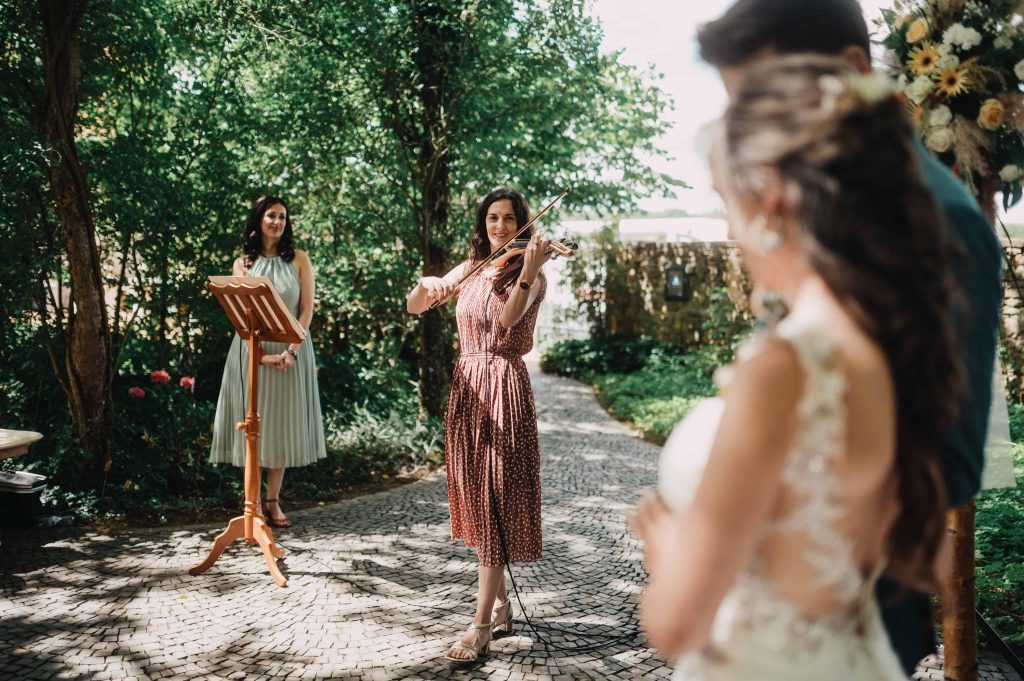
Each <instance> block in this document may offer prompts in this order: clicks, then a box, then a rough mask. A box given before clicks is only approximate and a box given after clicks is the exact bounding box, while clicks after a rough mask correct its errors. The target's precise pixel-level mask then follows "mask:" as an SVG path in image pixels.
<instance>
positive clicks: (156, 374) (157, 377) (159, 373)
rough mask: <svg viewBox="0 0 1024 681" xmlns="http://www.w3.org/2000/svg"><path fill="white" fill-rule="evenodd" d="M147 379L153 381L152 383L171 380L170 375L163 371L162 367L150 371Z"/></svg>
mask: <svg viewBox="0 0 1024 681" xmlns="http://www.w3.org/2000/svg"><path fill="white" fill-rule="evenodd" d="M149 380H151V381H153V382H154V383H166V382H167V381H169V380H171V375H170V374H169V373H167V372H166V371H164V370H163V369H157V370H156V371H152V372H150V374H149Z"/></svg>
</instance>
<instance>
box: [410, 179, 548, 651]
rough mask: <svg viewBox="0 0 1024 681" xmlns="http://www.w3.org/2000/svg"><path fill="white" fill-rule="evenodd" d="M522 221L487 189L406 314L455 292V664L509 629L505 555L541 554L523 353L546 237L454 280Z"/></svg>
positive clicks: (448, 459) (450, 426)
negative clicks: (460, 243)
mask: <svg viewBox="0 0 1024 681" xmlns="http://www.w3.org/2000/svg"><path fill="white" fill-rule="evenodd" d="M528 221H529V209H528V208H527V205H526V200H525V199H524V198H523V196H522V195H521V194H520V193H519V192H517V191H514V190H512V189H506V188H500V189H495V190H494V191H492V192H491V193H490V194H488V195H487V196H486V197H484V199H483V201H482V202H481V203H480V207H479V209H478V210H477V214H476V225H475V228H474V231H473V239H472V244H471V246H470V256H469V259H468V260H467V261H465V262H463V263H461V264H460V265H458V266H457V267H455V269H453V270H452V271H451V272H449V273H448V274H446V275H445V276H443V277H424V278H423V279H421V280H420V282H419V283H418V284H417V285H416V288H414V289H413V290H412V292H411V293H409V298H408V310H409V312H411V313H413V314H421V313H423V312H424V311H426V310H427V309H429V308H430V307H431V305H432V304H434V303H438V302H442V301H445V300H447V299H449V298H451V297H453V296H456V295H457V296H458V304H457V306H456V308H455V312H456V320H457V322H458V328H459V344H460V350H461V355H460V356H459V358H458V360H457V361H456V363H455V369H454V371H453V372H452V389H451V395H450V397H449V399H448V411H447V414H446V416H445V442H444V449H445V465H446V467H447V472H448V504H449V508H450V510H451V520H452V538H453V539H461V540H463V541H464V542H465V543H466V546H469V547H473V548H475V549H476V552H477V556H478V559H479V568H478V577H479V583H478V589H477V606H476V614H475V616H474V617H473V623H472V625H471V626H470V627H469V629H467V630H466V633H465V634H464V635H463V636H462V638H461V639H460V640H459V641H457V642H456V643H455V644H453V645H452V646H451V647H450V648H449V649H448V651H447V652H446V653H445V658H446V659H447V660H449V661H451V662H455V663H472V662H474V661H476V660H477V658H478V657H480V656H481V655H485V654H486V653H487V651H488V647H489V645H490V642H491V639H492V637H493V636H494V634H495V633H496V632H497V633H508V632H511V631H512V603H511V601H510V599H509V597H508V592H507V591H506V589H505V579H504V573H503V566H504V564H505V561H506V560H508V561H509V562H527V561H534V560H537V559H539V558H540V557H541V522H540V451H539V445H538V441H537V415H536V412H535V408H534V402H533V390H532V388H531V386H530V376H529V374H528V373H527V370H526V365H525V363H524V362H523V355H525V354H526V353H527V352H529V351H530V349H531V348H532V347H533V328H534V325H535V324H536V322H537V310H538V309H539V308H540V302H541V300H543V298H544V292H545V288H546V281H545V278H544V274H543V273H542V272H541V267H542V266H543V265H544V263H545V262H546V261H547V259H548V255H547V253H548V251H549V250H550V249H551V248H552V246H551V243H550V242H549V241H548V240H547V239H545V238H543V237H541V236H540V235H538V234H534V233H532V228H531V229H529V230H527V232H524V234H523V235H521V236H524V237H525V236H529V243H528V245H527V246H526V247H525V250H524V251H522V254H521V255H517V256H514V257H507V256H506V255H502V257H501V258H500V259H499V258H495V260H496V261H503V262H504V264H503V265H501V266H500V267H498V266H494V265H493V263H488V265H485V266H484V267H481V268H480V269H479V270H477V271H476V272H475V273H472V274H471V276H469V277H468V278H466V279H465V281H462V283H461V285H458V282H459V281H460V280H462V278H463V277H464V276H465V274H466V273H470V272H472V270H473V269H474V268H475V267H476V266H477V265H479V264H480V263H482V262H485V261H487V260H488V258H489V257H490V256H491V255H492V253H494V252H495V251H496V250H497V249H499V248H501V247H502V246H503V245H504V244H505V243H506V242H507V241H509V240H510V239H511V238H512V237H513V235H515V234H516V232H517V231H519V229H521V228H522V227H523V226H525V225H526V223H527V222H528ZM555 247H557V245H556V246H555ZM502 538H503V539H504V551H503V550H502V548H503V547H502Z"/></svg>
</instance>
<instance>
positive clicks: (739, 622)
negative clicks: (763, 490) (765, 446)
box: [658, 319, 907, 681]
mask: <svg viewBox="0 0 1024 681" xmlns="http://www.w3.org/2000/svg"><path fill="white" fill-rule="evenodd" d="M772 342H786V343H789V344H790V345H791V346H792V347H793V348H794V349H795V351H796V354H797V356H798V357H799V358H800V361H801V363H802V364H803V366H804V369H805V372H806V376H807V385H806V387H805V391H804V394H803V396H802V398H801V402H800V405H799V422H798V432H797V435H796V438H795V441H794V444H793V447H792V450H791V451H790V452H789V454H788V457H787V460H786V463H785V467H784V470H783V480H782V484H783V485H784V486H786V488H787V489H786V493H787V494H788V495H789V497H790V498H791V499H793V500H794V502H793V503H792V504H788V505H787V513H786V514H785V515H784V516H783V517H781V518H776V519H774V520H773V521H772V522H771V525H770V526H769V527H765V528H764V529H763V530H762V535H761V538H760V540H759V549H758V550H757V551H756V552H755V555H754V556H753V557H752V559H751V561H750V563H749V564H748V565H747V566H746V567H745V569H744V570H743V571H742V573H741V574H740V576H739V578H738V579H737V581H736V583H735V584H734V585H733V586H732V588H731V589H730V590H729V592H728V593H727V594H726V596H725V598H724V599H723V601H722V603H721V606H720V607H719V610H718V612H717V614H716V616H715V619H714V624H713V627H712V632H711V642H710V645H709V646H708V647H707V648H705V649H704V650H701V651H697V652H692V653H687V654H684V655H683V656H682V657H681V658H680V659H679V660H677V662H676V669H675V675H674V676H673V679H675V680H676V681H681V680H684V679H685V680H686V681H705V680H706V681H712V680H713V681H733V680H735V681H739V680H741V679H742V680H743V681H755V680H763V681H802V680H804V679H806V680H807V681H811V680H812V679H813V681H824V680H825V679H844V680H845V681H869V680H870V681H889V680H890V679H891V680H893V681H895V680H897V679H899V680H904V681H905V680H906V678H907V677H906V675H904V674H903V672H902V670H901V668H900V665H899V662H898V661H897V658H896V655H895V653H894V652H893V650H892V647H891V645H890V643H889V639H888V637H887V635H886V633H885V630H884V628H883V625H882V621H881V617H880V615H879V609H878V606H877V604H876V602H875V598H874V586H875V581H876V580H877V578H878V575H879V573H880V572H881V566H878V567H876V568H875V569H874V570H873V571H872V574H869V575H864V574H862V571H861V569H860V568H858V566H857V565H856V563H855V560H854V555H855V554H854V547H853V543H852V541H851V540H850V539H849V538H847V537H846V536H845V535H844V534H843V533H842V532H840V531H839V527H838V524H839V521H840V520H841V519H842V518H843V517H845V514H846V510H845V508H844V505H843V504H842V502H841V500H840V499H839V492H840V490H841V488H840V481H839V480H838V479H837V475H836V472H835V468H836V464H837V462H838V460H839V459H840V458H841V457H842V454H843V443H844V441H845V437H844V434H845V431H846V428H845V421H846V412H845V406H844V399H843V396H844V392H845V379H844V377H843V375H842V374H841V373H840V372H839V371H838V370H836V369H834V368H833V367H832V366H831V365H832V362H831V358H832V357H833V349H832V344H831V343H830V341H829V340H828V336H827V334H826V333H825V332H823V331H822V330H820V329H816V328H814V327H813V326H808V325H806V324H801V323H799V322H796V321H795V320H791V319H787V320H785V321H783V322H782V323H780V324H779V325H778V327H777V328H776V329H775V330H774V331H769V332H763V333H761V334H759V336H758V337H757V338H755V339H753V340H751V341H750V342H748V343H747V344H745V346H744V347H743V348H742V349H741V351H740V353H739V361H742V360H743V359H744V358H747V357H749V356H751V354H753V353H756V352H758V351H760V349H762V348H764V347H765V346H766V344H768V343H772ZM728 371H729V368H728V367H726V368H724V369H723V370H720V371H719V375H718V376H716V382H718V383H719V387H720V388H725V384H726V383H727V382H728ZM722 407H723V403H722V400H721V399H719V398H715V399H710V400H706V401H704V402H702V403H700V404H699V405H698V406H697V407H696V408H695V409H694V410H693V411H692V412H691V413H690V415H689V416H688V417H687V418H686V419H685V420H684V421H683V422H682V423H680V424H679V425H678V426H677V427H676V428H675V430H674V431H673V432H672V435H671V436H670V437H669V440H668V442H666V444H665V448H664V450H663V451H662V455H661V461H660V464H659V477H658V492H659V494H660V496H661V497H662V499H664V501H665V503H666V504H667V505H668V506H669V508H670V509H672V510H673V512H675V513H677V514H679V513H682V512H683V511H685V509H686V508H687V506H688V505H689V503H690V500H691V499H692V498H693V495H694V493H695V492H696V489H697V485H698V483H699V482H700V477H701V475H702V474H703V470H704V467H705V464H706V463H707V459H708V455H709V453H710V449H711V443H712V441H713V439H714V435H715V431H716V430H717V427H718V422H719V418H720V416H721V413H722ZM776 533H788V536H790V537H799V545H800V546H802V550H800V551H798V553H800V554H801V555H800V556H799V557H794V560H799V561H803V563H804V564H803V565H802V567H803V569H804V570H805V572H806V573H807V574H810V575H813V577H812V579H811V580H809V582H808V583H807V588H808V589H814V590H816V591H815V592H816V593H822V592H824V593H827V594H828V595H829V598H828V602H829V603H831V604H832V605H831V606H829V607H828V608H826V609H825V610H824V611H820V610H819V611H818V612H816V613H815V614H813V615H812V614H806V613H805V612H804V611H803V610H802V609H801V608H800V607H799V606H798V604H797V603H795V602H794V601H793V600H792V599H789V598H787V597H786V596H785V595H784V594H783V593H782V589H780V588H779V584H777V583H776V582H775V581H774V580H773V579H772V578H771V577H770V576H769V575H768V574H766V573H764V571H762V570H761V569H759V566H760V564H761V558H762V551H761V549H762V548H764V547H765V546H766V542H768V541H770V539H771V538H772V536H773V535H775V534H776ZM790 588H792V585H790ZM680 616H681V617H685V616H686V613H680Z"/></svg>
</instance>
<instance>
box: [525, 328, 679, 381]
mask: <svg viewBox="0 0 1024 681" xmlns="http://www.w3.org/2000/svg"><path fill="white" fill-rule="evenodd" d="M681 352H683V348H682V347H680V346H678V345H675V344H671V343H662V342H661V341H658V340H656V339H654V338H651V337H649V336H641V337H640V338H622V337H617V336H613V337H610V338H606V339H603V340H600V341H592V340H589V339H586V340H565V341H561V342H559V343H556V344H555V345H553V346H552V347H551V348H550V349H548V351H547V352H545V353H544V355H543V356H542V357H541V360H540V368H541V370H543V371H545V372H546V373H550V374H557V375H559V376H567V377H569V378H575V379H578V380H582V381H590V380H592V379H594V378H595V377H596V376H600V375H603V374H610V373H615V374H620V373H628V372H632V371H637V370H638V369H641V368H643V367H644V366H645V365H646V364H647V363H648V361H649V360H650V359H651V357H652V356H653V355H655V354H657V355H659V356H661V355H673V354H679V353H681Z"/></svg>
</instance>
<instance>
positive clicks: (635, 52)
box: [592, 0, 1024, 222]
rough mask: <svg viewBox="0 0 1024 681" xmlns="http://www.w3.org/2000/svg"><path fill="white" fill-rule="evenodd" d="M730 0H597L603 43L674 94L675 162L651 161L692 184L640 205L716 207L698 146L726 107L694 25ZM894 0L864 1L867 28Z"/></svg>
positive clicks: (1011, 218) (1020, 218)
mask: <svg viewBox="0 0 1024 681" xmlns="http://www.w3.org/2000/svg"><path fill="white" fill-rule="evenodd" d="M731 3H732V0H699V1H694V0H592V11H593V13H594V14H596V15H597V16H598V17H599V18H600V19H601V23H602V25H603V26H604V32H605V38H604V48H605V49H606V50H608V51H613V50H620V49H621V50H623V53H622V57H621V58H622V60H623V61H625V62H626V63H629V64H634V65H637V66H640V67H645V68H646V67H647V66H648V65H653V67H654V70H655V71H656V72H658V73H661V74H663V75H664V78H663V79H662V80H661V81H659V85H660V86H661V88H662V89H663V90H665V91H666V92H668V93H669V94H670V95H672V97H673V98H674V99H675V105H676V106H675V111H672V112H669V113H668V114H667V115H668V116H669V117H671V119H672V122H673V123H674V124H675V127H674V128H673V129H672V130H671V131H669V132H668V133H667V134H666V135H665V136H664V138H663V139H662V148H664V149H665V150H666V151H668V152H669V154H671V155H672V156H673V157H674V160H672V161H665V160H662V159H651V161H650V162H651V165H652V166H653V167H654V168H655V169H656V170H658V171H660V172H664V173H668V174H670V175H672V176H674V177H678V178H680V179H682V180H685V181H686V182H688V183H689V184H691V185H692V186H693V189H690V190H680V192H679V196H678V198H676V199H656V198H652V199H647V200H644V201H642V202H641V204H640V207H641V208H643V209H645V210H649V211H660V210H666V209H669V208H683V209H685V210H687V211H689V212H691V213H700V212H704V211H709V210H717V209H718V208H719V207H720V203H719V201H718V198H717V197H716V196H715V194H714V193H713V192H712V191H711V189H710V179H709V178H708V177H707V169H706V166H705V164H704V160H703V159H702V158H701V157H700V156H698V154H697V152H696V150H695V139H696V135H697V131H698V130H699V129H700V127H701V126H702V125H703V124H704V123H706V122H707V121H709V120H711V119H713V118H715V117H716V116H718V115H719V114H720V113H721V111H722V109H723V108H724V107H725V91H724V90H723V89H722V87H721V85H720V84H719V82H718V79H717V77H716V76H715V73H714V71H713V70H712V69H710V68H709V67H707V66H705V65H704V64H703V63H702V62H701V61H700V60H699V59H698V58H697V54H696V44H695V42H694V36H695V35H696V31H697V27H698V26H699V25H700V24H702V23H704V22H705V21H708V20H710V19H714V18H716V17H718V16H720V15H721V14H722V13H723V12H724V11H725V9H726V8H727V7H728V6H729V5H730V4H731ZM893 4H894V3H893V0H861V6H862V7H863V8H864V13H865V16H866V17H867V20H868V27H869V28H870V29H871V30H875V24H874V20H875V19H876V18H880V17H881V13H880V10H881V8H883V7H891V6H892V5H893ZM1007 217H1008V220H1007V221H1008V222H1024V201H1022V202H1021V203H1020V204H1018V205H1017V206H1016V207H1015V208H1014V209H1013V210H1011V211H1010V214H1009V215H1008V216H1007Z"/></svg>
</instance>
